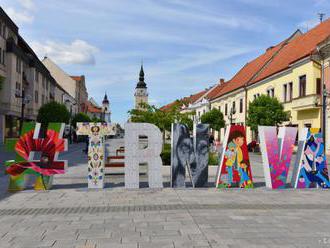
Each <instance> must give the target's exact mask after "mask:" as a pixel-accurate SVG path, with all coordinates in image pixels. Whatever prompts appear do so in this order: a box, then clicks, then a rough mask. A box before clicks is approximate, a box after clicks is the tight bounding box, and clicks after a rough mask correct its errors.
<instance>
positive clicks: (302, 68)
mask: <svg viewBox="0 0 330 248" xmlns="http://www.w3.org/2000/svg"><path fill="white" fill-rule="evenodd" d="M303 75H306V97H304V98H299V77H300V76H303ZM320 77H321V70H320V66H319V65H318V64H317V63H315V62H313V61H309V62H307V63H304V64H302V65H299V66H297V67H295V68H292V70H290V71H289V72H287V73H283V74H282V75H279V76H277V77H274V78H273V79H268V80H264V82H263V83H258V84H255V85H253V86H252V87H250V88H248V91H247V97H248V104H249V102H251V101H253V99H254V95H255V94H257V93H259V94H267V90H268V89H271V88H274V95H275V97H276V98H277V99H278V100H279V101H280V102H282V103H283V104H284V110H285V111H290V113H291V119H290V121H289V122H291V123H292V124H293V125H298V128H302V127H304V126H305V125H311V126H312V127H320V124H321V119H320V106H319V105H318V106H317V104H316V102H315V101H316V100H315V99H318V98H319V97H318V96H315V94H316V80H317V78H320ZM289 82H292V83H293V89H292V98H293V100H292V101H290V102H286V103H284V86H283V85H284V84H287V83H289ZM311 95H314V96H311ZM298 101H299V102H298ZM300 104H304V105H305V104H307V105H308V106H307V107H305V106H304V107H302V108H301V109H300V108H299V107H298V106H299V105H300ZM293 107H295V108H293ZM289 122H287V123H283V124H284V125H286V124H289ZM251 136H252V133H251V131H250V129H249V128H247V140H248V142H250V141H251Z"/></svg>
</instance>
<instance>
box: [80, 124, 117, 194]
mask: <svg viewBox="0 0 330 248" xmlns="http://www.w3.org/2000/svg"><path fill="white" fill-rule="evenodd" d="M114 131H115V127H114V126H111V125H110V124H109V123H92V122H90V123H88V122H86V123H81V122H79V123H77V135H88V138H89V145H88V188H93V189H100V188H103V187H104V160H105V158H104V141H105V136H106V135H113V134H114Z"/></svg>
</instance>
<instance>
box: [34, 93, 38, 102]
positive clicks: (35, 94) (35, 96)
mask: <svg viewBox="0 0 330 248" xmlns="http://www.w3.org/2000/svg"><path fill="white" fill-rule="evenodd" d="M34 102H35V103H38V102H39V95H38V91H37V90H36V91H35V92H34Z"/></svg>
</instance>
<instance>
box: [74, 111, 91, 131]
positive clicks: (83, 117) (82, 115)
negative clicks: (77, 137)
mask: <svg viewBox="0 0 330 248" xmlns="http://www.w3.org/2000/svg"><path fill="white" fill-rule="evenodd" d="M77 122H91V118H89V116H88V115H86V114H85V113H78V114H76V115H75V116H74V117H73V119H72V126H73V127H74V128H77Z"/></svg>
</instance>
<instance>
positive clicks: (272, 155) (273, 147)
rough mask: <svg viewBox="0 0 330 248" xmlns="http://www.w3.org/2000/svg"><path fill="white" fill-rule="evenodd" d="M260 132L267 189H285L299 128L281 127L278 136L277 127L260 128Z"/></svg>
mask: <svg viewBox="0 0 330 248" xmlns="http://www.w3.org/2000/svg"><path fill="white" fill-rule="evenodd" d="M258 130H259V134H260V148H261V153H262V162H263V167H264V174H265V181H266V187H268V188H272V189H284V188H285V186H286V182H287V176H288V171H289V168H290V162H291V157H292V152H293V148H294V143H295V140H296V136H297V128H295V127H280V128H279V132H278V135H277V130H276V127H272V126H259V127H258Z"/></svg>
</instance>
